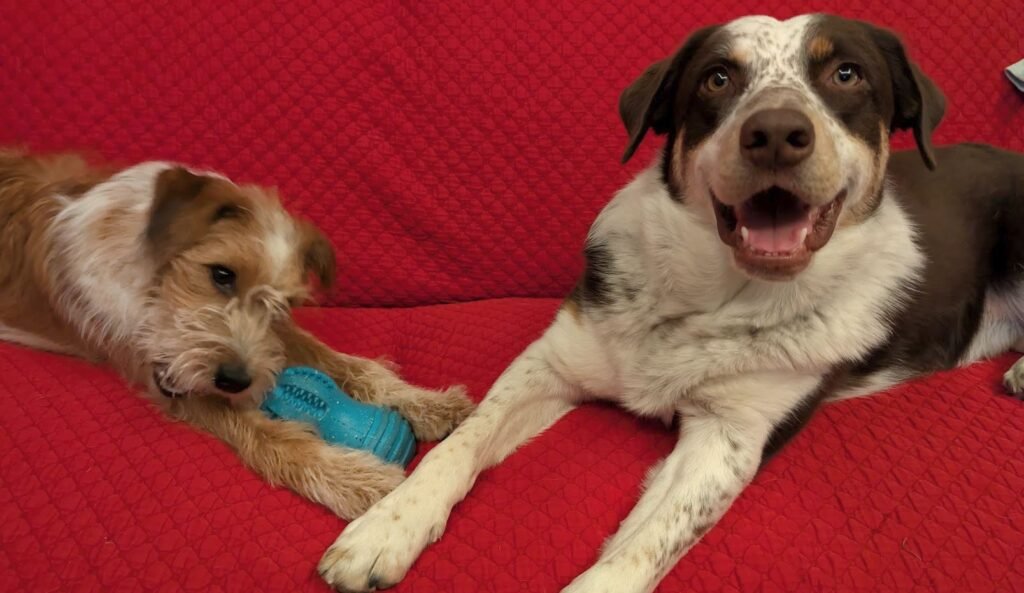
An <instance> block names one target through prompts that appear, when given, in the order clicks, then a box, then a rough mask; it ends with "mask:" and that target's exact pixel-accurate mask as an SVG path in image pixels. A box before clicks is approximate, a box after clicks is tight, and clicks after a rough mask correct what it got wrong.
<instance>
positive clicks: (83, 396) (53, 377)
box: [0, 299, 1024, 593]
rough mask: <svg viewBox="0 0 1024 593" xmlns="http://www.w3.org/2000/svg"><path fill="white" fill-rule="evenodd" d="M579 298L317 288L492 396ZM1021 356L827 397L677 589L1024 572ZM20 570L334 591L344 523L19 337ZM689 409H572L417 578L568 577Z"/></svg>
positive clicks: (358, 349)
mask: <svg viewBox="0 0 1024 593" xmlns="http://www.w3.org/2000/svg"><path fill="white" fill-rule="evenodd" d="M557 305H558V303H557V301H555V300H546V299H533V300H529V299H506V300H492V301H485V302H478V303H471V304H462V305H446V306H433V307H423V308H416V309H390V310H389V309H362V310H339V309H314V310H306V311H302V312H301V313H300V318H301V319H302V321H303V323H304V324H306V325H307V326H308V327H310V328H311V329H313V330H314V331H315V332H316V333H318V334H319V335H321V336H322V337H323V338H324V339H325V340H326V341H327V342H328V343H330V344H331V345H333V346H335V347H336V348H339V349H343V350H346V351H349V352H353V353H359V354H363V355H368V356H380V355H383V354H386V353H390V354H391V355H392V357H393V359H394V360H395V361H396V362H398V363H400V364H401V365H402V367H403V370H404V374H405V375H406V376H407V377H408V378H410V379H411V380H414V381H417V382H421V383H423V384H426V385H431V386H441V385H443V384H445V383H446V382H448V381H458V382H463V383H465V384H466V385H468V387H469V388H470V391H471V393H472V395H473V396H474V397H476V398H480V397H482V396H483V394H484V392H485V390H486V389H487V387H488V386H489V385H490V384H491V383H492V382H493V381H494V380H495V379H496V378H497V376H498V374H499V373H500V372H501V371H502V370H503V368H504V366H505V365H506V364H507V363H508V362H509V361H511V360H512V358H513V357H515V355H516V354H517V353H518V352H519V351H520V350H521V349H522V348H523V347H524V346H525V345H526V344H528V343H529V342H530V341H531V340H533V339H534V338H535V337H537V336H538V335H539V334H540V333H541V332H542V331H543V329H544V327H545V326H546V325H547V323H548V321H549V320H550V318H551V316H552V315H553V313H554V311H555V309H556V307H557ZM1011 360H1012V359H1011V358H1009V357H1004V358H1000V359H998V360H995V361H992V362H986V363H982V364H977V365H974V366H972V367H970V368H967V369H964V370H961V371H958V372H955V373H944V374H941V375H937V376H935V377H933V378H930V379H928V380H925V381H921V382H916V383H913V384H910V385H907V386H905V387H902V388H900V389H896V390H894V391H892V392H890V393H887V394H883V395H879V396H877V397H875V398H869V399H861V400H852V401H846V402H840V403H836V404H832V405H829V406H828V407H826V408H825V409H824V410H823V412H822V413H821V414H819V416H818V417H816V418H815V419H814V420H813V421H812V422H811V424H810V426H809V428H808V429H807V430H806V431H805V432H803V433H802V434H801V435H799V436H798V437H797V438H796V439H795V440H794V441H793V443H792V444H791V445H790V446H789V447H788V448H786V449H785V450H784V451H783V452H782V453H781V454H780V455H779V456H778V457H776V458H775V459H774V460H773V461H772V462H771V463H770V464H769V465H768V466H767V467H766V468H765V469H764V470H763V471H762V472H761V473H760V474H759V475H758V476H757V478H756V479H755V481H754V483H753V485H751V486H750V487H749V488H748V489H747V491H746V492H745V493H744V494H743V495H742V496H741V497H740V499H739V501H738V502H737V503H736V504H735V506H734V507H733V509H732V510H731V511H730V512H729V513H728V514H727V515H726V517H725V518H724V519H723V520H722V522H721V523H720V524H719V526H718V527H717V528H715V529H713V530H711V531H710V532H709V534H708V535H707V536H706V537H705V538H704V541H703V542H701V543H700V544H698V545H697V546H696V547H695V548H694V549H693V550H692V551H691V552H690V554H689V555H687V556H686V557H685V558H684V559H683V561H682V562H681V563H680V564H679V565H678V566H677V567H676V569H675V570H674V571H673V572H672V573H671V574H670V575H669V576H668V577H667V578H666V580H665V583H664V584H663V585H662V586H661V588H660V589H659V591H663V592H666V593H667V592H669V591H708V592H711V591H730V592H731V591H735V592H748V591H766V592H772V591H779V592H783V591H846V592H850V591H872V592H878V591H894V592H895V591H898V592H901V593H906V592H912V591H920V592H922V593H924V592H926V591H927V592H929V593H934V592H947V591H948V592H950V593H953V592H958V593H959V592H965V591H971V592H982V591H1012V590H1019V587H1020V586H1021V584H1022V583H1024V555H1022V554H1021V551H1022V550H1024V502H1022V501H1024V498H1022V497H1021V496H1020V493H1021V492H1022V491H1024V405H1022V404H1021V403H1020V402H1018V401H1015V400H1012V399H1009V398H1006V397H1004V396H1001V395H997V393H996V392H997V391H998V380H999V376H1000V374H1001V372H1002V371H1003V370H1005V368H1006V367H1007V366H1008V365H1009V363H1010V362H1011ZM0 409H2V410H3V411H4V412H3V414H0V453H2V455H3V460H2V462H0V591H12V592H13V591H58V590H59V591H62V592H87V591H89V592H93V591H104V592H106V593H115V592H122V591H123V592H126V593H127V592H133V593H138V592H147V593H148V592H155V591H203V592H217V591H246V592H251V591H274V592H276V591H282V592H283V591H288V592H294V591H311V592H312V591H326V587H325V586H324V585H323V584H322V583H321V582H320V581H319V578H318V577H317V576H316V573H315V566H316V561H317V560H318V559H319V556H320V554H321V553H322V552H323V550H324V549H325V548H326V547H327V545H329V544H330V543H331V542H332V541H333V539H334V537H335V536H336V535H337V533H338V532H339V530H340V529H341V528H342V526H343V523H342V522H341V521H339V520H338V519H336V518H334V517H333V516H331V515H330V514H329V513H327V512H326V511H324V510H322V509H320V508H318V507H316V506H314V505H312V504H310V503H307V502H305V501H303V500H301V499H299V498H298V497H297V496H295V495H293V494H291V493H289V492H287V491H284V490H279V489H274V488H271V487H270V486H268V485H266V484H265V483H263V482H262V481H261V480H259V479H258V478H256V477H255V476H254V475H253V474H251V473H249V472H248V471H247V470H245V469H244V468H242V467H241V466H240V464H239V462H238V461H237V460H236V458H235V457H234V456H233V454H232V453H231V452H230V451H229V450H228V448H227V447H226V446H224V445H223V444H221V443H220V442H218V441H216V440H214V439H212V438H209V437H207V436H204V435H201V434H199V433H196V432H194V431H192V430H191V429H190V428H188V427H186V426H183V425H176V424H172V423H170V422H167V421H165V420H164V419H162V418H161V417H160V416H159V415H158V414H157V413H156V412H155V411H154V410H153V409H151V408H150V407H149V406H148V405H147V404H145V403H143V401H142V400H141V399H140V398H138V397H135V396H134V395H133V394H132V393H131V391H130V390H129V389H126V388H125V387H124V386H123V385H122V384H121V383H120V381H119V380H118V379H117V378H116V377H115V376H113V375H112V374H111V373H110V372H108V371H105V370H99V369H96V368H94V367H91V366H89V365H87V364H86V363H84V362H80V361H76V360H71V359H67V358H63V357H59V356H54V355H48V354H40V353H36V352H30V351H28V350H24V349H21V348H18V347H14V346H10V345H3V344H0ZM673 442H674V437H673V434H672V432H671V431H669V430H667V429H666V428H664V427H662V426H661V425H660V424H658V423H656V422H649V421H644V420H639V419H636V418H634V417H633V416H631V415H629V414H627V413H625V412H623V411H620V410H618V409H615V408H612V407H609V406H602V405H588V406H585V407H583V408H581V409H579V410H577V411H574V412H572V413H571V414H569V415H568V416H567V417H566V418H565V419H563V420H562V421H561V422H559V423H557V424H556V425H555V426H554V427H553V428H551V429H550V430H549V431H548V432H546V433H545V434H543V435H541V436H540V437H538V438H537V439H535V440H534V441H532V442H531V443H529V444H527V445H526V446H524V447H523V448H522V449H520V450H519V451H518V452H516V453H515V454H514V455H512V456H511V457H510V458H509V459H508V460H507V461H506V462H505V463H503V464H502V465H500V466H498V467H497V468H495V469H493V470H492V471H489V472H486V473H485V474H483V475H482V476H481V478H480V480H479V481H478V483H477V486H476V488H475V489H474V490H473V491H472V493H471V494H470V495H469V497H468V498H467V499H466V500H465V501H464V502H463V503H462V504H460V505H459V506H458V507H456V509H455V511H454V512H453V513H452V516H451V520H450V521H449V528H448V532H447V534H446V535H445V536H444V538H443V539H442V540H441V541H440V542H439V543H438V544H437V545H435V546H433V547H431V548H429V549H428V550H427V551H426V552H425V553H424V555H423V556H422V558H421V559H420V561H419V562H418V563H417V564H416V565H415V566H414V567H413V569H412V570H411V572H410V573H409V575H408V577H407V579H406V580H405V581H404V582H403V583H402V584H401V586H399V587H398V588H396V591H397V592H410V593H411V592H418V593H419V592H424V593H425V592H431V591H438V592H440V591H460V592H461V591H495V592H503V593H505V592H507V593H519V592H521V591H557V590H558V588H559V587H560V586H564V585H565V584H566V583H568V581H569V580H571V578H572V577H573V576H574V575H575V574H577V573H578V572H580V571H581V570H583V569H584V568H585V567H586V566H587V565H588V564H589V563H590V562H592V561H593V560H594V559H595V557H596V553H597V550H598V548H599V546H600V544H601V542H602V540H603V539H604V538H605V537H606V536H608V535H609V534H610V533H611V532H612V531H613V530H614V529H615V527H616V525H617V524H618V522H619V521H620V520H621V519H622V518H623V517H625V515H626V513H627V512H628V511H629V509H630V507H631V506H632V505H633V503H634V501H635V499H636V496H637V494H638V488H639V484H640V482H641V480H642V478H643V475H644V473H645V472H646V470H647V468H648V467H649V466H650V465H651V464H653V463H654V462H655V461H656V460H657V459H658V458H659V457H661V456H663V455H664V454H666V453H667V452H668V451H669V449H670V448H671V447H672V444H673Z"/></svg>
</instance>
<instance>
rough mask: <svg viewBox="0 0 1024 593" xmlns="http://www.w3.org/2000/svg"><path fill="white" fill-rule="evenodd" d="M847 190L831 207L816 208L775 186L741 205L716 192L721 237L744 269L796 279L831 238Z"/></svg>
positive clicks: (829, 204)
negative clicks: (722, 199)
mask: <svg viewBox="0 0 1024 593" xmlns="http://www.w3.org/2000/svg"><path fill="white" fill-rule="evenodd" d="M845 197H846V191H845V190H844V191H842V192H840V193H839V195H837V196H836V197H835V199H833V200H832V201H831V202H829V203H828V204H825V205H823V206H811V205H809V204H807V203H806V202H804V201H803V200H801V199H800V198H799V197H797V196H796V195H795V194H793V193H792V192H789V191H786V190H784V189H782V188H780V187H771V188H768V189H766V190H764V191H761V192H758V193H756V194H754V195H753V196H751V197H750V198H749V199H747V201H745V202H743V203H742V204H739V205H738V206H729V205H727V204H723V203H722V202H720V201H718V198H717V197H715V195H714V194H713V193H712V196H711V199H712V201H713V203H714V209H715V218H716V219H717V223H718V236H719V237H720V238H721V239H722V242H723V243H725V244H726V245H728V246H730V247H732V248H733V253H734V254H735V256H736V262H737V263H738V264H739V265H740V266H741V267H743V268H745V269H747V270H749V271H751V272H754V273H756V274H758V275H762V276H767V277H791V276H792V275H794V274H796V273H797V272H800V271H801V270H803V269H804V268H805V267H806V266H807V264H808V263H809V262H810V259H811V255H812V254H813V253H814V252H815V251H817V250H819V249H821V248H822V247H824V246H825V244H826V243H828V240H829V239H830V238H831V237H832V231H834V230H835V227H836V219H838V218H839V212H840V211H841V210H842V204H843V199H844V198H845Z"/></svg>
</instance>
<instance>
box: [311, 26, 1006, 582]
mask: <svg viewBox="0 0 1024 593" xmlns="http://www.w3.org/2000/svg"><path fill="white" fill-rule="evenodd" d="M620 107H621V114H622V118H623V120H624V122H625V124H626V128H627V130H628V132H629V136H630V139H629V145H628V148H627V150H626V158H629V157H630V156H631V155H632V153H633V151H634V150H635V149H636V147H637V145H638V144H640V142H641V140H642V139H643V137H644V135H645V133H646V132H647V131H648V130H653V131H654V132H655V133H657V134H664V135H666V136H667V141H666V146H665V149H664V151H663V152H662V154H661V155H660V156H659V157H658V159H657V161H656V162H655V163H654V164H652V165H651V166H650V167H649V168H648V169H647V170H645V171H644V172H642V173H641V174H640V175H639V176H638V177H637V178H636V179H635V180H634V181H633V182H632V183H630V184H629V185H628V186H626V187H625V188H624V189H623V190H621V191H620V192H619V193H618V194H617V195H616V196H615V198H614V199H613V200H612V201H611V203H610V204H608V206H607V207H606V208H605V209H604V211H603V212H602V213H601V214H600V216H599V217H598V218H597V221H596V222H595V223H594V225H593V227H592V228H591V231H590V235H589V238H588V239H587V243H586V249H585V254H586V257H587V266H586V270H585V272H584V274H583V277H582V279H581V281H580V282H579V284H578V286H577V289H576V290H575V292H574V293H573V294H572V295H571V296H570V297H569V298H568V299H567V300H566V302H565V305H564V306H563V307H562V309H561V310H560V311H559V313H558V315H557V317H556V318H555V320H554V323H553V324H552V325H551V327H550V328H549V329H548V330H547V332H546V333H545V334H544V335H543V337H541V338H540V339H539V340H537V341H536V342H534V343H533V344H532V345H530V346H529V347H528V348H527V349H526V351H525V352H524V353H523V354H522V355H520V356H519V358H518V359H516V360H515V361H514V362H513V363H512V365H511V366H510V367H509V368H508V370H506V371H505V373H504V374H503V375H502V376H501V377H500V378H499V379H498V381H497V383H496V384H495V385H494V387H493V388H492V389H491V391H490V392H489V393H488V395H487V397H486V398H485V399H484V401H483V403H482V404H481V405H480V407H479V408H477V410H476V412H475V413H474V414H473V415H471V416H470V417H469V419H467V420H466V422H464V423H463V424H462V425H461V426H460V427H459V428H458V429H456V430H455V432H454V433H453V434H452V435H451V436H450V437H449V438H448V439H447V440H445V441H444V442H443V443H442V444H441V445H439V446H438V447H437V448H435V449H434V450H433V451H431V452H430V453H429V454H428V455H427V456H426V458H425V459H424V460H423V461H422V463H421V464H420V465H419V467H418V468H417V469H416V471H415V472H414V473H413V474H412V476H410V478H409V479H408V480H407V481H406V482H404V483H403V484H402V485H401V486H399V487H398V488H397V489H396V490H395V491H394V492H392V493H391V494H389V495H388V496H386V497H385V498H384V499H383V500H382V501H381V502H380V503H378V504H377V505H376V506H374V507H373V508H371V509H370V511H369V512H368V513H367V514H365V515H363V516H362V517H361V518H359V519H357V520H356V521H354V522H352V523H351V524H349V525H348V527H347V528H346V529H345V531H344V533H342V534H341V536H340V537H339V538H338V540H337V541H336V542H335V543H334V545H333V546H332V547H331V548H330V549H329V550H328V551H327V553H326V554H325V555H324V557H323V559H322V560H321V563H320V571H321V574H322V575H323V577H324V578H325V579H326V580H327V581H328V582H329V583H330V584H332V585H334V586H335V587H337V588H339V589H342V590H350V591H366V590H372V589H374V588H381V587H386V586H388V585H390V584H393V583H395V582H397V581H398V580H400V579H401V578H402V577H403V576H404V575H405V573H406V571H407V570H408V569H409V567H410V566H411V565H412V563H413V562H414V561H415V559H416V558H417V556H418V555H419V554H420V552H421V551H422V550H423V549H424V547H425V546H427V545H428V544H429V543H431V542H432V541H434V540H436V539H437V538H438V537H440V536H441V534H442V533H443V531H444V528H445V522H446V521H447V518H448V515H449V512H450V511H451V509H452V507H453V506H454V505H455V504H456V503H458V502H459V501H460V500H461V499H462V498H463V497H464V496H465V495H466V494H467V493H468V491H469V489H470V487H471V486H472V484H473V482H474V480H475V479H476V477H477V475H478V474H479V472H480V471H482V470H483V469H485V468H487V467H489V466H491V465H493V464H495V463H498V462H499V461H501V460H502V459H503V458H505V457H506V456H507V455H509V454H510V453H511V452H512V451H513V450H514V449H515V448H516V447H517V446H518V445H519V444H520V443H522V442H523V441H524V440H526V439H528V438H530V437H531V436H533V435H535V434H537V433H538V432H540V431H542V430H544V429H545V428H546V427H548V426H550V425H551V424H552V423H553V422H555V421H556V420H557V419H558V418H559V417H561V416H562V415H563V414H565V413H566V412H568V411H569V410H571V409H572V408H573V407H574V406H576V405H578V404H579V403H580V402H582V401H584V400H587V399H603V400H612V401H616V402H619V403H620V404H621V405H623V406H624V407H626V408H627V409H629V410H631V411H633V412H635V413H638V414H643V415H648V416H658V417H663V418H666V419H670V418H672V417H674V416H675V417H678V418H679V419H680V425H681V426H680V433H679V441H678V444H677V446H676V448H675V450H674V451H673V452H672V453H671V454H670V455H669V456H668V457H667V458H666V459H665V460H664V461H663V462H662V463H659V464H658V465H657V466H656V467H655V468H653V469H652V470H651V472H650V475H649V477H648V479H647V482H646V485H645V489H644V492H643V495H642V497H641V498H640V500H639V502H638V504H637V505H636V507H635V508H634V509H633V511H632V512H631V513H630V515H629V516H628V517H627V518H626V519H625V520H624V521H623V522H622V524H621V526H620V527H619V530H618V532H617V533H616V534H615V535H614V536H612V537H611V539H610V540H609V541H608V542H607V543H606V545H605V546H604V549H603V550H602V552H601V555H600V557H599V558H598V560H597V562H596V563H595V564H594V565H593V566H592V567H591V568H590V569H589V570H587V571H586V572H584V573H583V574H582V575H580V576H579V577H578V578H577V579H575V580H574V581H573V582H572V583H571V584H569V585H568V587H567V588H565V589H564V591H566V592H572V593H600V592H608V593H632V592H646V591H650V590H652V589H653V588H654V587H655V586H656V584H657V583H658V581H659V580H660V579H661V578H662V576H663V575H664V574H665V573H666V572H667V571H668V570H669V569H671V568H672V566H673V564H674V563H675V562H676V561H677V560H678V559H679V558H680V557H681V556H682V555H683V554H685V553H686V551H687V550H688V549H689V548H690V547H691V546H692V545H693V544H694V543H695V542H696V541H698V540H699V539H700V537H701V536H702V534H704V533H705V532H706V531H707V530H708V529H710V528H711V526H712V525H714V524H715V522H716V521H718V519H719V518H720V517H721V516H722V514H723V513H724V512H725V511H726V509H728V508H729V505H730V504H731V503H732V501H733V500H734V499H735V498H736V497H737V495H738V494H739V493H740V491H741V490H742V489H743V487H744V486H745V485H746V484H747V483H748V482H749V481H750V480H751V479H752V478H753V477H754V475H755V474H756V473H757V470H758V467H759V465H760V464H761V463H762V461H763V460H764V459H765V458H766V456H767V455H771V454H772V453H773V452H775V451H776V450H778V449H779V447H780V446H782V444H783V443H784V442H785V441H786V439H787V438H788V437H789V436H791V435H792V434H793V433H794V432H795V431H796V430H797V429H798V428H799V427H800V426H801V425H802V424H803V423H804V422H805V421H806V420H807V418H808V416H809V415H810V414H811V412H813V410H814V409H815V408H816V407H817V406H818V404H819V403H820V402H822V401H823V400H824V399H825V398H842V397H850V396H853V395H859V394H866V393H870V392H872V391H876V390H879V389H881V388H883V387H885V386H888V385H892V384H893V383H895V382H898V381H900V380H903V379H906V378H909V377H912V376H915V375H918V374H921V373H925V372H929V371H932V370H935V369H940V368H946V367H951V366H956V365H959V364H964V363H967V362H970V361H972V360H976V359H978V358H981V357H984V356H988V355H992V354H994V353H997V352H1000V351H1003V350H1005V349H1007V348H1009V347H1011V346H1012V345H1014V344H1015V343H1016V342H1017V341H1018V340H1020V339H1021V338H1022V337H1024V289H1022V286H1021V281H1022V280H1024V275H1022V272H1021V270H1022V269H1024V268H1022V266H1024V157H1022V156H1021V155H1017V154H1012V153H1008V152H1003V151H1000V150H997V149H994V148H989V147H984V146H966V145H964V146H956V147H950V148H945V149H939V150H934V149H933V148H932V145H931V142H930V136H931V132H932V129H933V128H934V127H935V126H936V125H937V124H938V122H939V120H940V119H941V117H942V114H943V111H944V99H943V97H942V95H941V94H940V92H939V91H938V89H937V88H936V87H935V85H934V84H933V83H932V82H931V81H930V80H929V79H928V78H927V77H925V76H924V75H923V74H922V73H921V72H920V71H919V70H918V68H917V67H916V66H915V65H914V64H912V63H911V62H910V61H909V60H908V58H907V55H906V52H905V51H904V48H903V46H902V45H901V43H900V41H899V40H898V39H897V38H896V37H895V36H894V35H893V34H892V33H890V32H888V31H885V30H882V29H879V28H876V27H874V26H871V25H869V24H866V23H862V22H857V21H851V20H845V19H841V18H837V17H831V16H823V15H806V16H800V17H796V18H792V19H790V20H786V21H781V22H780V21H778V20H775V19H773V18H768V17H749V18H743V19H739V20H737V21H734V22H731V23H729V24H727V25H723V26H714V27H709V28H706V29H703V30H700V31H698V32H697V33H695V34H694V35H693V36H692V37H690V39H689V40H688V41H686V43H685V44H684V45H683V46H682V48H681V49H680V50H679V51H678V52H676V53H675V54H673V55H671V56H669V57H668V58H666V59H664V60H662V61H660V62H657V63H655V64H654V65H652V66H651V67H650V68H648V69H647V71H646V72H644V73H643V74H642V75H641V76H640V78H639V79H638V80H637V81H636V82H634V83H633V84H632V85H631V86H630V87H629V88H628V89H626V91H625V93H624V94H623V96H622V99H621V103H620ZM904 129H906V130H912V131H913V134H914V136H915V138H916V140H917V148H918V150H917V152H916V153H898V154H894V155H892V158H890V155H889V144H888V141H889V135H890V133H891V132H893V131H895V130H904ZM1007 385H1008V386H1009V387H1010V389H1011V390H1012V391H1018V390H1019V389H1020V388H1021V386H1022V385H1024V364H1022V363H1018V364H1017V365H1016V366H1015V367H1014V368H1013V369H1012V370H1011V371H1010V372H1009V373H1008V374H1007Z"/></svg>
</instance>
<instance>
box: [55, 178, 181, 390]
mask: <svg viewBox="0 0 1024 593" xmlns="http://www.w3.org/2000/svg"><path fill="white" fill-rule="evenodd" d="M169 166H170V165H169V164H167V163H159V162H151V163H143V164H141V165H137V166H135V167H132V168H130V169H126V170H124V171H123V172H121V173H119V174H118V175H115V176H114V177H112V178H110V179H109V180H108V181H106V182H104V183H101V184H99V185H97V186H96V187H94V188H92V189H91V190H90V191H88V192H86V193H85V194H83V195H82V196H81V197H79V198H77V199H69V200H65V205H64V207H63V208H62V209H61V211H60V212H59V213H58V214H57V216H56V217H55V218H54V220H53V222H52V224H51V226H50V229H49V239H50V240H49V245H50V250H51V253H50V254H49V260H50V262H51V268H50V275H51V281H52V283H53V286H54V287H55V288H56V293H57V295H58V296H57V298H58V299H60V300H61V305H62V306H61V307H60V308H59V309H60V310H62V311H64V312H65V313H66V315H67V319H65V321H66V322H67V323H68V324H70V325H71V326H72V327H74V329H75V330H76V331H77V332H78V334H79V336H80V337H81V339H82V340H83V342H84V343H85V344H86V345H87V346H92V345H96V344H102V348H91V349H93V350H99V351H104V352H109V351H111V349H112V346H115V348H114V350H115V351H116V350H124V351H126V352H132V351H134V350H135V348H133V345H134V342H135V340H136V337H137V333H138V331H139V329H140V328H142V327H143V326H144V325H145V323H146V319H147V309H148V307H147V302H148V291H149V288H150V283H151V282H152V278H153V275H154V274H153V272H154V270H153V263H152V261H151V258H150V257H149V255H148V252H147V249H146V246H145V244H144V242H143V237H144V232H145V228H146V223H147V220H148V215H149V209H150V206H151V200H152V196H153V188H154V183H155V179H156V177H157V175H158V174H159V173H160V172H161V171H163V170H165V169H167V168H168V167H169ZM58 199H61V198H58ZM116 346H120V348H116ZM111 362H120V364H118V366H121V367H125V366H126V365H129V366H130V365H134V364H136V363H135V361H133V360H132V361H129V360H124V361H111ZM122 370H123V371H126V372H128V371H130V369H128V368H122Z"/></svg>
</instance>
